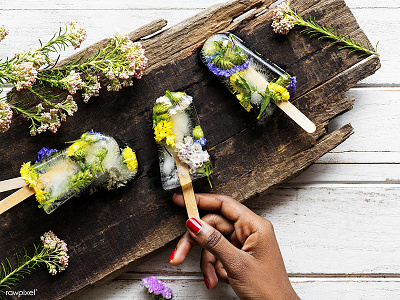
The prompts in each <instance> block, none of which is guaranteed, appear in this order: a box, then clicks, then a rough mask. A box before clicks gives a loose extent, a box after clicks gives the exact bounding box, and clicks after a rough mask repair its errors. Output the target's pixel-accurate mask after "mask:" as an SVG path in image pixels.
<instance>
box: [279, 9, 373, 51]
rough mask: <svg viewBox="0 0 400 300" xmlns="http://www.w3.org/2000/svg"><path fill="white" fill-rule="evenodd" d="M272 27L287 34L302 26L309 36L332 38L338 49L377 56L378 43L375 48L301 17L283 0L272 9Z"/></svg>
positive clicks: (311, 19)
mask: <svg viewBox="0 0 400 300" xmlns="http://www.w3.org/2000/svg"><path fill="white" fill-rule="evenodd" d="M272 20H273V22H272V28H273V29H274V32H276V33H280V34H287V33H288V32H289V30H290V29H292V28H293V27H294V26H295V25H297V26H300V27H303V28H304V29H303V30H302V31H301V32H302V33H305V34H309V35H310V36H311V37H313V36H319V39H329V40H333V42H332V44H340V45H341V47H340V49H346V48H348V49H351V51H350V53H352V52H363V54H361V55H360V57H362V56H370V55H372V56H379V53H378V52H377V47H378V43H377V44H376V47H375V50H374V49H373V48H372V46H371V45H370V44H369V43H368V42H367V43H364V42H363V41H361V40H358V41H356V40H355V39H353V38H352V37H351V35H350V33H348V34H342V32H341V31H340V30H339V28H334V29H333V30H331V29H329V28H328V27H327V26H326V24H321V23H318V22H317V21H316V20H315V18H314V19H313V18H311V17H310V18H309V19H303V18H302V17H301V16H300V15H299V14H298V12H297V11H296V10H294V11H293V10H292V9H291V8H290V7H289V5H288V4H287V3H285V2H283V3H281V4H279V5H278V6H277V7H276V8H275V9H274V11H273V16H272Z"/></svg>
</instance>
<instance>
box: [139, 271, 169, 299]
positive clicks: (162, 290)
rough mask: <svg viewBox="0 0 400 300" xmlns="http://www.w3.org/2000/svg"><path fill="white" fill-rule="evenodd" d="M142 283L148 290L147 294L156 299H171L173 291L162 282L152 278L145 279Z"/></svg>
mask: <svg viewBox="0 0 400 300" xmlns="http://www.w3.org/2000/svg"><path fill="white" fill-rule="evenodd" d="M142 283H143V285H144V286H145V287H146V288H147V292H148V293H149V294H150V295H152V296H153V297H154V298H155V299H171V297H172V290H171V289H170V288H169V287H167V286H165V285H164V284H163V283H162V281H161V280H159V279H157V278H155V277H153V276H151V277H147V278H143V279H142Z"/></svg>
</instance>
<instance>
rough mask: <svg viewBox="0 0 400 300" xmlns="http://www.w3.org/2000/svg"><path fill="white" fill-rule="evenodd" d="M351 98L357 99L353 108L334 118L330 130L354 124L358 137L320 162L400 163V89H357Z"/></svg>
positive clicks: (351, 137) (351, 138)
mask: <svg viewBox="0 0 400 300" xmlns="http://www.w3.org/2000/svg"><path fill="white" fill-rule="evenodd" d="M347 96H348V97H350V98H355V99H356V101H355V102H354V107H353V109H352V110H350V111H348V112H346V113H344V114H343V115H341V116H338V117H336V118H335V119H333V120H332V121H331V122H330V124H329V130H330V131H333V130H335V129H337V128H340V127H342V126H343V125H345V124H347V123H351V125H352V126H353V127H354V134H353V135H352V136H350V138H349V139H347V140H346V141H345V142H344V143H342V144H341V145H339V146H338V147H336V148H335V149H333V150H332V151H331V152H330V153H329V155H325V156H323V157H322V158H320V159H319V160H318V162H319V163H388V162H392V163H400V138H399V136H398V128H400V118H399V117H398V115H399V112H400V89H399V88H384V89H383V88H381V89H378V88H376V89H372V88H353V89H351V90H350V91H348V92H347Z"/></svg>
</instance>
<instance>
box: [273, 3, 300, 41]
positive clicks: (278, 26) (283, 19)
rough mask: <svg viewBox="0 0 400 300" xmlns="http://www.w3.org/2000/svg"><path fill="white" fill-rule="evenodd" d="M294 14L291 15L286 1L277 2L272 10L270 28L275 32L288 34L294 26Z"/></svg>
mask: <svg viewBox="0 0 400 300" xmlns="http://www.w3.org/2000/svg"><path fill="white" fill-rule="evenodd" d="M294 21H295V18H294V16H292V15H291V10H290V7H289V5H288V4H287V3H285V2H283V3H281V4H279V5H278V6H277V7H276V8H275V9H274V11H273V15H272V25H271V26H272V28H273V29H274V32H275V33H280V34H288V32H289V30H290V29H292V28H293V27H294Z"/></svg>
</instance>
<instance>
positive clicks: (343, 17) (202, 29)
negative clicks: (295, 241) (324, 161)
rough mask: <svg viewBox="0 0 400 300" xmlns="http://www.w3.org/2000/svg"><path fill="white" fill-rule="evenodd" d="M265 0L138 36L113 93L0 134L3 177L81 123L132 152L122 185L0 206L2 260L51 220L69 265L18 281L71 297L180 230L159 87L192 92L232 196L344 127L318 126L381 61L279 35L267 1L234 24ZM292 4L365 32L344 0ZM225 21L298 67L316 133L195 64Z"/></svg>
mask: <svg viewBox="0 0 400 300" xmlns="http://www.w3.org/2000/svg"><path fill="white" fill-rule="evenodd" d="M272 2H273V1H266V2H264V1H261V0H247V1H232V2H228V3H225V4H221V5H216V6H213V7H211V8H209V9H208V10H206V11H204V12H203V13H200V14H199V15H196V16H195V17H192V18H190V19H187V20H186V21H184V22H182V23H180V24H178V25H176V26H173V27H171V28H169V29H167V30H165V31H163V32H161V33H160V34H158V35H155V36H153V37H151V38H149V39H146V40H143V44H144V46H145V48H146V51H147V52H146V53H147V56H148V58H149V66H148V68H147V70H146V72H145V76H144V77H143V78H142V79H141V80H140V81H136V82H135V86H134V87H132V88H128V89H124V90H123V91H121V92H120V93H118V94H115V93H108V92H105V91H104V92H103V93H102V95H101V96H100V97H98V99H92V100H91V101H90V102H89V103H88V104H87V105H81V107H80V111H79V112H78V113H77V114H76V115H75V116H74V117H73V118H71V119H69V120H68V121H67V122H66V123H65V124H64V125H63V126H62V127H61V129H60V131H59V133H57V134H56V135H53V134H50V133H48V134H47V133H46V134H44V135H40V136H37V137H35V138H32V137H30V136H29V133H28V131H27V129H26V127H27V124H26V123H24V122H22V121H21V122H16V123H15V125H14V126H13V127H12V128H11V129H10V131H8V132H7V133H6V134H3V135H1V136H0V145H1V149H0V154H1V155H2V161H1V162H0V169H1V170H2V174H1V175H0V176H1V178H0V179H7V178H11V177H14V176H16V175H17V174H18V170H19V166H20V164H21V163H22V162H24V161H29V160H35V156H36V155H35V154H34V153H36V152H37V150H39V149H40V148H41V147H42V146H46V147H60V146H61V145H62V143H63V142H64V141H68V140H72V139H75V138H76V137H77V136H79V135H80V134H81V133H82V132H84V131H86V130H90V129H94V130H96V131H101V132H104V133H108V134H110V135H112V136H114V137H116V138H118V139H120V140H122V141H126V142H129V143H131V144H132V146H133V147H134V148H135V149H136V150H137V152H138V158H139V163H140V174H139V176H138V178H137V179H136V180H135V181H134V182H132V183H131V184H130V185H129V186H128V187H126V188H124V189H121V190H118V191H114V192H110V193H102V194H99V195H94V196H91V197H81V198H79V199H74V200H70V201H69V202H67V203H66V204H64V205H63V206H62V207H61V208H60V209H58V210H57V211H55V212H54V213H53V214H51V215H46V214H44V212H43V211H41V210H39V209H37V208H36V203H35V201H34V200H33V199H29V200H27V201H25V203H22V204H20V205H18V206H17V207H14V208H13V209H11V210H10V211H9V212H7V213H5V214H3V215H2V216H1V220H2V221H1V224H0V239H1V240H2V243H1V245H0V253H1V256H0V259H1V258H3V257H10V256H11V255H12V254H13V253H15V252H17V251H19V250H20V249H21V248H22V247H28V248H29V245H31V243H33V242H37V241H38V238H39V236H40V235H41V234H42V233H43V232H45V231H47V230H49V229H52V230H54V231H55V232H56V234H57V235H59V236H60V237H61V238H63V239H65V240H66V241H67V243H68V245H69V248H70V255H71V264H70V267H69V269H68V271H66V272H65V273H63V274H60V275H59V276H56V277H50V276H49V275H48V274H46V271H45V270H40V271H36V272H35V275H34V276H31V277H29V278H27V279H26V280H24V281H23V282H22V283H21V284H20V285H19V286H17V287H16V289H18V288H19V287H21V289H22V288H23V289H25V290H31V289H35V288H37V289H38V290H37V293H38V295H39V297H40V298H41V299H46V298H48V296H49V295H51V298H52V299H58V298H63V297H66V296H73V295H76V294H77V293H78V292H79V291H82V290H84V289H85V288H87V287H89V286H90V285H93V284H96V283H98V282H100V281H103V282H104V281H106V280H108V279H111V278H114V277H115V276H117V275H118V274H120V273H121V272H124V271H126V270H127V269H128V268H129V267H130V266H132V265H133V264H134V263H135V262H137V261H139V259H141V258H143V257H144V256H145V255H147V254H149V253H151V252H153V251H154V250H156V249H159V248H160V247H162V246H164V245H166V244H167V243H168V242H169V241H171V240H173V239H175V238H176V237H178V236H179V235H180V234H182V232H183V231H184V228H185V226H184V224H185V222H184V221H185V219H186V215H185V211H184V210H183V209H178V208H177V207H175V206H174V205H173V204H172V202H171V200H170V198H171V194H172V193H170V192H164V191H162V189H161V183H160V178H159V170H158V161H157V152H156V147H155V143H154V141H153V137H152V129H151V109H152V105H153V103H154V100H155V99H156V98H157V97H158V96H160V95H162V94H163V93H164V92H165V90H166V89H170V90H183V91H186V92H187V93H188V94H191V95H192V96H194V99H195V103H196V107H197V109H198V113H199V116H200V119H201V122H202V125H203V128H204V131H205V134H206V136H207V138H208V141H209V145H210V153H211V155H212V157H213V159H214V161H215V174H214V175H213V176H212V181H213V184H214V186H215V188H214V189H213V190H212V191H213V192H218V193H225V194H229V195H232V196H234V197H235V198H236V199H238V200H239V201H245V200H248V199H250V198H252V197H255V196H256V195H257V194H261V193H266V192H268V191H270V190H271V189H272V188H274V187H275V186H277V185H279V184H281V183H282V182H285V181H287V180H289V179H290V178H292V177H294V176H295V175H297V174H299V173H300V172H302V171H303V170H305V168H307V167H308V166H309V165H310V164H311V163H312V162H314V161H315V160H316V159H318V158H319V157H320V156H322V155H323V154H324V153H326V152H328V151H330V150H331V149H332V148H334V147H335V146H337V145H338V144H340V143H341V142H342V141H344V140H345V139H346V138H347V137H348V136H349V135H350V134H351V132H352V127H351V126H350V125H347V126H344V127H342V128H340V129H338V130H336V131H334V132H333V133H331V134H329V135H327V134H326V126H327V124H328V123H329V121H330V120H331V119H332V118H334V117H335V116H336V115H338V114H341V113H343V112H345V111H347V110H349V109H351V107H352V103H353V100H352V99H349V98H348V97H346V95H345V94H344V92H345V91H347V90H348V89H349V88H350V87H352V86H354V85H355V84H356V83H357V82H358V81H359V80H361V79H363V78H365V77H367V76H369V75H371V74H373V73H374V72H375V71H376V70H377V69H378V68H379V66H380V64H379V60H378V59H377V58H374V59H371V60H368V61H361V60H360V59H359V58H358V57H357V55H356V54H352V55H349V54H348V52H346V51H338V48H337V47H336V46H329V42H321V41H318V40H317V39H309V38H308V37H307V36H303V35H301V33H300V32H299V31H293V32H291V33H290V34H289V36H288V37H284V36H277V35H275V34H273V33H272V30H271V27H270V23H271V21H270V20H271V11H267V12H266V13H264V14H261V15H259V16H257V17H256V16H255V14H252V15H250V16H249V17H247V18H245V19H244V20H241V22H240V23H234V24H233V23H232V20H233V19H235V18H236V17H237V16H239V15H241V14H242V13H244V12H245V11H246V10H249V9H251V8H253V7H257V8H259V11H261V10H262V9H263V7H264V6H268V5H269V4H271V3H272ZM292 7H294V8H298V9H299V11H300V12H301V13H302V14H303V13H304V14H305V15H311V16H313V17H315V18H316V19H317V20H321V21H323V22H325V23H327V24H329V25H335V26H339V27H340V28H341V30H342V31H343V32H350V33H351V34H352V35H353V36H355V37H360V38H365V39H366V37H365V35H364V34H363V32H362V30H361V29H360V28H359V27H358V25H357V22H356V21H355V19H354V17H353V16H352V14H351V12H350V10H349V9H348V8H347V7H346V5H345V3H344V2H343V1H338V0H335V1H293V3H292ZM163 25H165V24H164V21H159V22H155V23H154V24H152V25H151V26H146V27H145V28H142V29H140V30H138V31H137V32H136V33H135V34H132V36H135V37H136V38H140V37H141V36H143V35H147V34H149V33H150V32H152V31H153V30H155V29H157V28H159V27H157V26H160V27H161V26H163ZM149 27H150V30H149ZM228 27H229V29H230V30H231V31H233V32H234V33H235V34H237V35H238V36H240V37H242V38H243V39H245V40H246V41H247V43H248V44H249V46H250V47H251V48H253V49H254V50H257V51H258V52H260V53H261V54H263V55H264V56H265V57H268V58H270V59H272V60H273V61H275V62H277V63H278V64H280V65H281V66H282V67H284V68H285V69H287V70H288V71H289V72H290V73H292V74H295V75H296V76H297V77H298V82H299V85H298V91H297V92H296V94H295V99H294V101H293V103H294V104H295V105H296V106H297V107H299V108H300V109H301V110H302V111H303V112H304V113H305V114H306V115H307V116H309V117H310V118H311V119H312V120H313V121H314V122H315V123H316V124H317V126H318V129H317V132H316V133H315V134H313V135H308V134H306V133H305V132H303V131H302V130H301V129H300V128H298V127H297V125H295V124H293V123H292V122H291V121H290V120H288V118H286V116H284V115H283V114H282V113H280V112H276V113H275V115H274V116H273V118H272V119H271V120H269V121H268V122H266V124H262V123H255V122H254V120H253V119H252V118H251V116H249V115H247V114H245V113H244V111H243V110H242V108H241V107H240V106H239V105H238V104H237V103H236V101H235V100H234V99H233V98H232V96H231V95H230V94H229V93H228V92H227V91H225V90H224V89H223V87H222V85H221V84H219V83H218V82H216V81H214V79H213V78H212V76H210V75H209V74H208V73H207V72H205V71H204V69H203V68H201V67H200V65H199V61H198V53H197V51H198V49H199V47H200V46H201V45H202V43H203V42H204V40H205V39H206V38H207V37H208V36H210V35H211V34H212V33H214V32H218V31H224V30H226V29H227V28H228ZM215 120H218V122H216V121H215ZM6 145H7V146H6ZM255 149H256V150H255ZM233 162H234V163H233ZM195 189H196V191H210V189H209V188H208V187H207V183H206V182H204V181H203V182H196V183H195Z"/></svg>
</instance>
